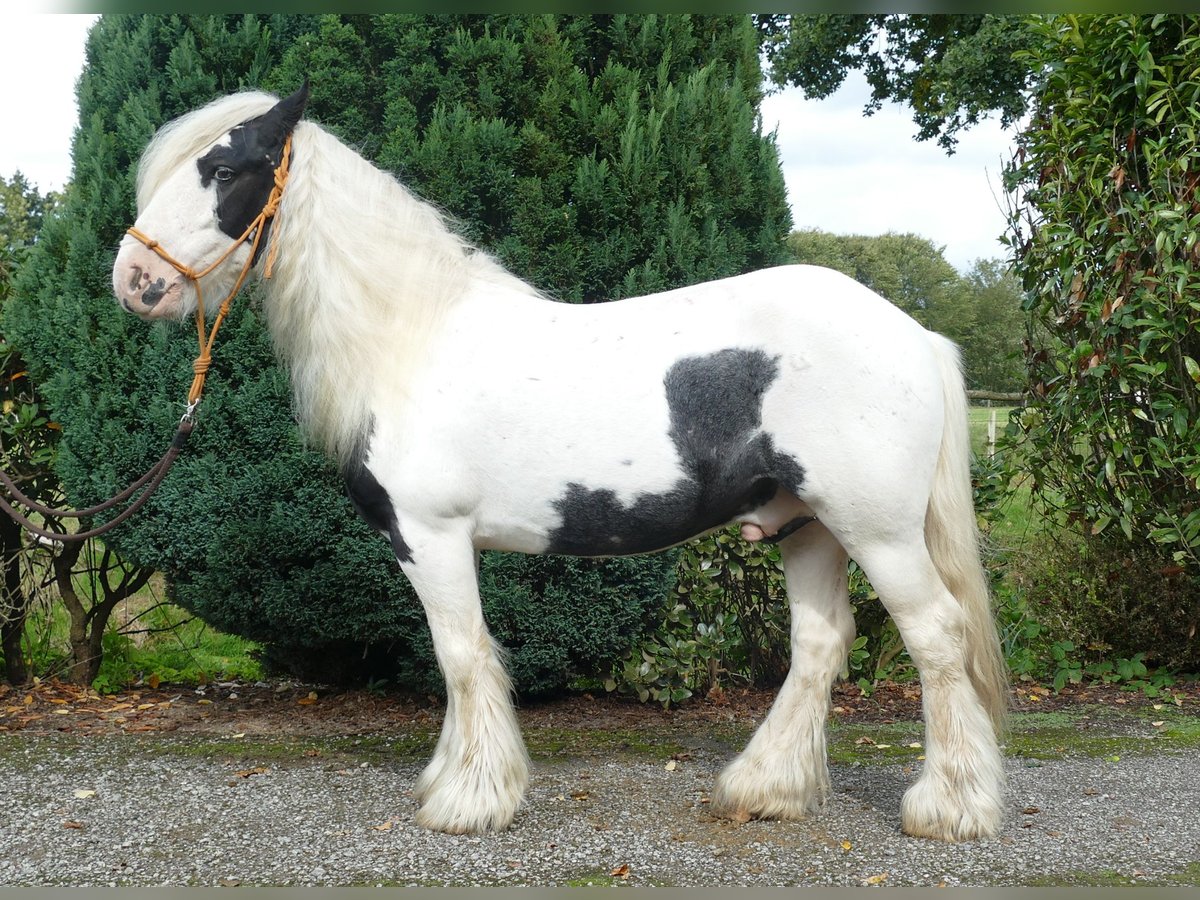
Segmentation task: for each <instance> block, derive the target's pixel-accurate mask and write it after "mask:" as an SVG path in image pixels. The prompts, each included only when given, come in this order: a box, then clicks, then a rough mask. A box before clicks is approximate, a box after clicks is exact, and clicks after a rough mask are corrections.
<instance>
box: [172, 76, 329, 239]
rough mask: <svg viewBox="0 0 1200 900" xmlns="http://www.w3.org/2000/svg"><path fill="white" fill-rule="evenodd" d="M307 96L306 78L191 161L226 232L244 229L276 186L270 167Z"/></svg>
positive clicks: (235, 233) (268, 226) (280, 153)
mask: <svg viewBox="0 0 1200 900" xmlns="http://www.w3.org/2000/svg"><path fill="white" fill-rule="evenodd" d="M307 101H308V82H307V81H306V82H305V83H304V86H303V87H301V88H300V90H298V91H296V92H295V93H294V94H292V95H291V96H290V97H286V98H285V99H283V100H280V101H279V103H277V104H276V105H275V106H274V107H272V108H271V109H270V110H268V111H267V112H265V113H263V114H262V115H261V116H258V117H256V118H253V119H250V120H249V121H247V122H243V123H242V124H241V125H239V126H237V127H236V128H234V129H233V130H232V131H231V132H229V144H228V145H224V144H221V145H218V146H216V147H213V148H212V149H211V150H209V151H208V152H207V153H205V154H204V155H203V156H202V157H200V158H199V159H198V160H196V168H197V169H198V170H199V171H200V186H201V187H203V188H206V189H207V188H208V187H209V186H211V185H213V184H215V185H216V187H217V224H218V226H219V227H220V229H221V231H223V232H224V233H225V234H227V235H229V237H231V238H235V239H236V238H240V237H241V236H242V235H243V234H245V232H246V229H247V228H249V227H250V223H251V222H253V221H254V219H255V218H256V217H257V216H258V214H259V213H260V212H262V209H263V207H264V206H266V205H267V198H268V197H269V196H270V195H271V188H272V187H274V185H275V169H276V168H278V166H279V163H280V161H281V160H282V159H283V145H284V142H285V141H286V140H287V136H288V135H289V134H291V132H292V129H293V128H295V127H296V123H297V122H299V121H300V116H301V115H302V114H303V112H304V105H305V103H307ZM294 153H295V151H294V150H293V154H294ZM271 222H272V220H271V219H268V220H267V222H266V225H265V226H264V227H263V234H262V238H261V239H260V240H259V242H258V249H257V251H256V252H255V254H254V262H257V261H258V257H259V254H261V253H262V252H263V250H264V249H266V246H267V238H268V237H269V236H270V230H271Z"/></svg>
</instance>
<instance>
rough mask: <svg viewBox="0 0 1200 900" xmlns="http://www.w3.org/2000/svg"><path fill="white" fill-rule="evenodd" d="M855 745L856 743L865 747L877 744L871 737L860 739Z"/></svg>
mask: <svg viewBox="0 0 1200 900" xmlns="http://www.w3.org/2000/svg"><path fill="white" fill-rule="evenodd" d="M854 743H855V744H858V745H859V746H861V745H863V744H874V743H875V742H874V741H873V740H871V739H870V738H869V737H860V738H859V739H858V740H857V741H855V742H854Z"/></svg>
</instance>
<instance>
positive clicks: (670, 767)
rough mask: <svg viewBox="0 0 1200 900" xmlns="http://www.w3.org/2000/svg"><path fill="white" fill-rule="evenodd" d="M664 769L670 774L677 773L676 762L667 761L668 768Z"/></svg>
mask: <svg viewBox="0 0 1200 900" xmlns="http://www.w3.org/2000/svg"><path fill="white" fill-rule="evenodd" d="M664 768H665V769H666V770H667V771H668V772H674V771H675V760H673V759H669V760H667V764H666V766H664Z"/></svg>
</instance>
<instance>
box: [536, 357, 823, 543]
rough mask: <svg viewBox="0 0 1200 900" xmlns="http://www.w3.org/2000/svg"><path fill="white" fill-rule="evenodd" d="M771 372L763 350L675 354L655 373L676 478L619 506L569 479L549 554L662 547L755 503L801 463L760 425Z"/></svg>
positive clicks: (797, 476) (790, 479) (795, 485)
mask: <svg viewBox="0 0 1200 900" xmlns="http://www.w3.org/2000/svg"><path fill="white" fill-rule="evenodd" d="M778 374H779V363H778V359H777V358H771V357H769V356H767V354H765V353H764V352H762V351H761V350H734V349H729V350H720V351H717V352H716V353H710V354H707V355H705V356H691V357H687V358H685V359H681V360H679V361H678V362H677V363H675V364H674V365H673V366H671V368H670V369H669V370H668V371H667V374H666V376H665V377H664V379H663V387H664V389H665V391H666V397H667V408H668V410H669V411H670V417H671V430H670V436H671V441H672V442H673V443H674V444H675V448H676V450H677V451H678V453H679V462H680V466H681V467H682V469H683V471H684V473H685V474H684V476H683V477H682V478H681V479H680V480H679V481H678V482H676V484H675V486H674V487H672V488H671V490H669V491H667V492H665V493H662V494H641V495H640V496H638V497H637V498H636V499H635V500H634V502H633V503H632V505H630V506H624V505H623V504H622V503H621V502H620V500H618V499H617V496H616V493H615V492H614V491H612V490H610V489H608V488H595V489H593V488H587V487H584V486H583V485H582V484H579V483H574V482H573V483H571V484H569V485H568V486H567V490H566V492H565V493H564V494H563V495H562V497H560V498H559V499H558V500H556V501H555V503H554V508H555V509H556V510H557V511H558V512H559V513H560V514H561V515H562V524H561V525H559V527H558V528H557V529H555V531H554V532H553V533H552V534H551V535H550V543H549V546H548V547H547V551H548V552H551V553H567V554H573V555H577V556H609V555H620V554H630V553H645V552H648V551H651V550H660V549H662V548H663V547H669V546H671V545H673V544H677V543H679V542H681V541H684V540H687V539H688V538H690V537H693V536H694V535H697V534H700V533H701V532H703V531H707V530H708V529H710V528H714V527H716V526H718V525H721V524H723V523H725V522H728V521H730V520H732V519H734V518H735V517H736V516H738V515H739V514H742V513H746V512H749V511H750V510H752V509H756V508H757V507H759V506H762V505H763V504H764V503H766V502H767V501H768V500H770V499H771V498H772V497H773V496H775V492H776V491H777V490H778V489H779V488H780V487H783V488H785V489H787V490H789V491H791V492H792V493H793V494H795V493H797V492H798V491H799V490H800V488H801V486H802V485H803V483H804V469H803V467H802V466H801V465H800V464H799V463H798V462H797V461H796V460H795V459H794V458H792V457H791V456H788V455H787V454H785V453H780V452H778V451H777V450H776V449H775V445H774V441H773V440H772V438H771V435H769V434H767V433H766V432H764V431H762V430H761V428H762V402H763V395H764V394H765V393H766V392H767V389H768V388H769V387H770V386H771V384H772V383H773V382H774V381H775V379H776V377H777V376H778Z"/></svg>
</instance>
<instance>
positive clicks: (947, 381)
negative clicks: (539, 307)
mask: <svg viewBox="0 0 1200 900" xmlns="http://www.w3.org/2000/svg"><path fill="white" fill-rule="evenodd" d="M929 337H930V341H931V343H932V345H933V349H934V354H935V355H936V357H937V360H938V366H939V368H940V369H941V375H942V393H943V396H944V398H945V399H944V409H945V423H944V425H943V426H942V444H941V449H940V450H939V452H938V461H937V468H936V470H935V472H934V478H933V487H932V489H931V490H930V494H929V506H928V507H927V509H926V512H925V544H926V546H927V547H928V548H929V554H930V556H931V557H932V558H933V563H934V566H935V567H936V568H937V571H938V574H939V575H940V576H941V579H942V582H943V583H944V584H945V585H946V587H947V588H948V589H949V591H950V593H951V594H953V595H954V597H955V599H956V600H958V602H959V605H960V606H961V607H962V610H963V613H964V616H965V628H964V634H963V655H964V662H965V665H966V668H967V674H968V676H969V677H970V679H971V683H972V685H973V686H974V688H975V693H976V694H977V695H978V697H979V700H980V702H982V703H983V706H984V709H986V710H987V712H988V715H989V716H990V717H991V720H992V724H993V726H994V727H995V729H996V731H997V733H999V732H1001V731H1002V730H1003V728H1004V723H1005V720H1006V718H1007V714H1008V705H1009V694H1008V666H1007V664H1006V663H1005V661H1004V654H1003V652H1002V651H1001V649H1000V636H999V633H998V631H997V628H996V621H995V618H994V615H993V612H992V604H991V597H990V592H989V590H988V582H987V575H986V573H985V572H984V569H983V565H982V563H981V561H980V555H979V528H978V524H977V522H976V519H975V503H974V497H973V494H972V489H971V446H970V436H969V431H968V404H967V395H966V390H965V385H964V383H963V375H962V364H961V360H960V356H959V351H958V347H957V346H955V344H954V343H953V342H952V341H950V340H947V339H946V338H944V337H942V336H941V335H938V334H933V333H932V332H931V333H930V334H929Z"/></svg>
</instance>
